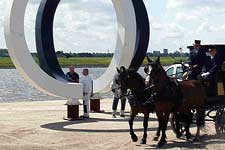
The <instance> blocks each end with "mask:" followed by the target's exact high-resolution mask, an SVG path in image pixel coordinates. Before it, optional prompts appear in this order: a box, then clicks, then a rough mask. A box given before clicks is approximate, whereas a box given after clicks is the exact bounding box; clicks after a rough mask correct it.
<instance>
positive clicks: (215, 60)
mask: <svg viewBox="0 0 225 150" xmlns="http://www.w3.org/2000/svg"><path fill="white" fill-rule="evenodd" d="M209 55H210V57H211V66H210V68H209V71H208V72H205V73H202V74H201V77H202V78H204V79H206V80H207V79H213V78H214V77H215V76H216V73H217V72H218V70H219V69H220V68H221V65H222V62H223V60H222V58H221V57H220V56H219V55H217V50H216V48H215V47H212V48H210V49H209Z"/></svg>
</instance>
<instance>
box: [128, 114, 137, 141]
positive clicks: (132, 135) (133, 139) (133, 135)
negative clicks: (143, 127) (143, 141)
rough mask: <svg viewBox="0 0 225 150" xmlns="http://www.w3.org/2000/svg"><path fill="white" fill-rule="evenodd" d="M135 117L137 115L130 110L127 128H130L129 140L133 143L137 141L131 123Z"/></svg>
mask: <svg viewBox="0 0 225 150" xmlns="http://www.w3.org/2000/svg"><path fill="white" fill-rule="evenodd" d="M136 115H137V113H136V112H133V110H131V114H130V119H129V126H130V135H131V139H132V141H133V142H137V141H138V137H137V136H136V135H135V133H134V129H133V122H134V118H135V117H136Z"/></svg>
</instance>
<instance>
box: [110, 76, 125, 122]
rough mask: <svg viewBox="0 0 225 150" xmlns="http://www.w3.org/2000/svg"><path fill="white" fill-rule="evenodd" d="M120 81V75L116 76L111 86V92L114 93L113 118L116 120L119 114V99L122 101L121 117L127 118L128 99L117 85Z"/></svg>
mask: <svg viewBox="0 0 225 150" xmlns="http://www.w3.org/2000/svg"><path fill="white" fill-rule="evenodd" d="M117 79H118V75H115V76H114V79H113V81H112V83H111V85H110V87H111V90H112V92H113V105H112V110H113V112H112V117H113V118H116V114H117V106H118V102H119V99H120V100H121V110H120V117H125V114H124V111H125V106H126V97H124V96H122V93H121V92H119V91H120V90H121V89H119V86H118V84H117V83H116V80H117Z"/></svg>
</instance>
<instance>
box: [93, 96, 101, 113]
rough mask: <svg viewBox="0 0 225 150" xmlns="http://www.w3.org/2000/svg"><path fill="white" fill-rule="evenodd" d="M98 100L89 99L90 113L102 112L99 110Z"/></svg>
mask: <svg viewBox="0 0 225 150" xmlns="http://www.w3.org/2000/svg"><path fill="white" fill-rule="evenodd" d="M100 107H101V105H100V99H91V101H90V110H91V112H97V113H101V112H103V111H101V110H100Z"/></svg>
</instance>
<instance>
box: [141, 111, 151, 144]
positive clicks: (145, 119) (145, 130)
mask: <svg viewBox="0 0 225 150" xmlns="http://www.w3.org/2000/svg"><path fill="white" fill-rule="evenodd" d="M149 113H150V112H149V111H145V112H144V121H143V127H144V134H143V138H142V140H141V144H146V139H147V130H148V120H149Z"/></svg>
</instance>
